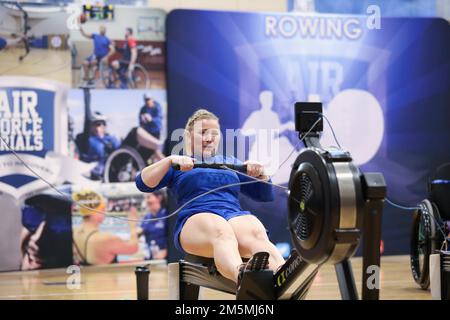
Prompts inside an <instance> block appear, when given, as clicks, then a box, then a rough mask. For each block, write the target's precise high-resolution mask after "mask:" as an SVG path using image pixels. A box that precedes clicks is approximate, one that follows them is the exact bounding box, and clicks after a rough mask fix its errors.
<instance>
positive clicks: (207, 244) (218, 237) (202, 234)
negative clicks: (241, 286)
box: [180, 212, 242, 283]
mask: <svg viewBox="0 0 450 320" xmlns="http://www.w3.org/2000/svg"><path fill="white" fill-rule="evenodd" d="M180 243H181V246H182V248H183V249H184V251H186V252H187V253H190V254H194V255H197V256H202V257H208V258H214V262H215V264H216V267H217V270H218V271H219V272H220V274H221V275H223V276H224V277H225V278H228V279H230V280H233V281H235V282H236V283H237V279H238V274H239V266H240V265H241V264H242V259H241V256H240V254H239V250H238V242H237V240H236V237H235V235H234V232H233V229H232V228H231V226H230V224H229V223H228V222H227V221H226V220H225V219H224V218H222V217H220V216H218V215H216V214H213V213H206V212H205V213H198V214H196V215H193V216H192V217H190V218H189V219H188V220H187V221H186V223H185V224H184V226H183V229H182V230H181V234H180Z"/></svg>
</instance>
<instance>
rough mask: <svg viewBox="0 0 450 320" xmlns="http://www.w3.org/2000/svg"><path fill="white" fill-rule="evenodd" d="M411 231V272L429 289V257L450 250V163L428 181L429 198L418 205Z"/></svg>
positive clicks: (438, 169)
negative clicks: (438, 251) (439, 251)
mask: <svg viewBox="0 0 450 320" xmlns="http://www.w3.org/2000/svg"><path fill="white" fill-rule="evenodd" d="M418 208H419V209H417V210H416V212H415V213H414V219H413V227H412V232H411V271H412V274H413V277H414V280H415V281H416V283H417V284H418V285H419V286H420V287H421V288H422V289H428V287H429V286H430V269H429V261H430V254H433V253H436V251H437V250H445V251H448V250H450V248H449V245H450V243H449V237H450V163H445V164H443V165H441V166H440V167H438V168H437V170H436V171H435V173H434V175H433V176H432V177H431V179H430V181H429V182H428V198H427V199H425V200H423V201H422V202H420V203H419V205H418Z"/></svg>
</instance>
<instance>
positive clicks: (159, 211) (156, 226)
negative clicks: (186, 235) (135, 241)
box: [139, 190, 167, 260]
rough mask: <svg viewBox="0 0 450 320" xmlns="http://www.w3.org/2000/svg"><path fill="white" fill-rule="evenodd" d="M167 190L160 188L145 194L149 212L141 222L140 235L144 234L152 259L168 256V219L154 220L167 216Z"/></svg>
mask: <svg viewBox="0 0 450 320" xmlns="http://www.w3.org/2000/svg"><path fill="white" fill-rule="evenodd" d="M165 198H166V195H165V192H164V191H163V190H158V191H155V192H153V193H148V194H146V196H145V204H146V206H147V212H148V213H147V214H146V215H145V216H144V218H143V220H142V223H141V230H140V232H139V233H140V235H144V237H145V243H146V244H147V247H148V251H149V257H148V259H149V260H150V259H151V260H157V259H165V258H167V220H166V219H161V220H152V219H155V218H156V219H158V218H163V217H165V216H167V210H166V208H165Z"/></svg>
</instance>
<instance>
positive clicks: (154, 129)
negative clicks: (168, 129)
mask: <svg viewBox="0 0 450 320" xmlns="http://www.w3.org/2000/svg"><path fill="white" fill-rule="evenodd" d="M154 103H155V105H154V106H153V107H151V108H150V107H147V106H146V105H145V106H143V107H142V108H141V110H140V111H139V125H140V126H141V127H142V128H144V129H145V131H147V132H148V133H150V134H151V135H153V136H154V137H156V138H158V139H159V137H160V135H161V127H162V111H161V105H160V104H159V103H158V102H156V101H155V102H154ZM146 113H148V114H149V115H151V116H152V121H150V122H144V121H142V115H143V114H146Z"/></svg>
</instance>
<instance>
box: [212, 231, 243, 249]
mask: <svg viewBox="0 0 450 320" xmlns="http://www.w3.org/2000/svg"><path fill="white" fill-rule="evenodd" d="M210 236H211V242H212V244H213V245H215V244H221V243H224V242H226V243H230V244H232V245H236V246H237V245H238V242H237V239H236V236H235V235H234V232H233V229H231V227H226V226H215V227H214V228H213V230H212V232H211V234H210Z"/></svg>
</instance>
